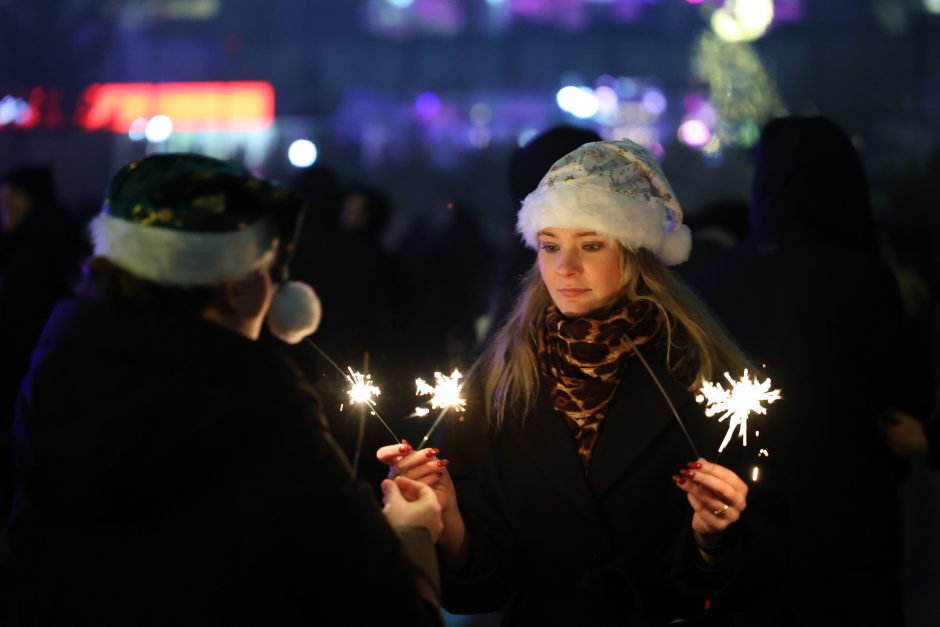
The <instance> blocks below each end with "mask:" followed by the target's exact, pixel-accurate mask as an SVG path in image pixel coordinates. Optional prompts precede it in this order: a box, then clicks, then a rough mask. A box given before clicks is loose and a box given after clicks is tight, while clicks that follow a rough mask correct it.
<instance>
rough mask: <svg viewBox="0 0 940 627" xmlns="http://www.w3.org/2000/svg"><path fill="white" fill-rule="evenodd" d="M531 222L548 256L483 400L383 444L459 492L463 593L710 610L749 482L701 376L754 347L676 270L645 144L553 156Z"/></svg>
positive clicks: (524, 296) (664, 203) (722, 592)
mask: <svg viewBox="0 0 940 627" xmlns="http://www.w3.org/2000/svg"><path fill="white" fill-rule="evenodd" d="M516 228H517V231H518V232H519V234H520V235H521V236H522V238H523V240H524V242H525V243H526V245H527V246H529V247H530V248H533V249H535V250H536V251H537V260H536V262H535V265H534V266H533V267H531V268H530V269H529V272H528V273H527V275H526V277H525V278H524V280H523V283H522V285H521V289H520V292H519V295H518V297H517V300H516V303H515V306H514V308H513V310H512V312H511V313H510V315H509V316H508V318H507V319H506V321H505V322H504V323H503V325H502V327H501V328H500V329H499V330H498V331H497V332H496V333H495V334H494V335H493V337H492V338H491V340H490V342H489V343H488V345H487V346H486V348H485V350H484V352H483V354H482V355H481V357H480V359H479V360H478V361H477V362H476V364H475V365H474V366H473V368H472V369H471V371H470V372H469V374H468V376H467V384H466V386H465V387H466V398H467V409H466V411H465V412H463V415H462V416H461V417H460V418H459V419H458V420H453V421H449V422H448V423H446V425H445V426H444V427H443V429H444V431H445V433H444V438H443V444H442V445H441V448H440V450H436V449H431V450H430V451H428V452H425V451H418V452H415V453H414V454H410V455H406V456H404V458H400V456H398V455H397V451H396V450H395V449H394V447H384V448H383V449H380V450H379V453H378V454H379V457H380V459H383V460H385V461H386V462H387V463H388V464H389V465H390V466H392V467H393V468H394V469H395V472H396V473H399V474H404V475H405V476H409V477H411V478H413V479H420V480H424V481H427V482H429V483H431V484H432V485H434V487H435V489H436V490H437V493H438V496H439V498H440V499H441V505H442V508H443V510H444V512H443V518H444V532H443V533H442V535H441V539H440V541H439V546H440V553H441V555H442V556H443V560H442V563H443V564H444V566H445V567H444V576H443V589H444V606H445V607H446V608H447V609H448V610H449V611H451V612H456V613H475V612H483V611H495V610H502V611H503V612H504V614H503V622H504V624H507V625H548V624H552V625H555V624H557V625H575V624H576V625H666V624H671V623H679V622H683V623H685V622H687V621H695V620H703V621H704V620H710V619H711V618H712V616H711V615H708V616H706V612H705V608H706V607H707V606H709V603H706V600H709V601H710V603H711V605H710V607H711V610H710V612H714V613H719V614H720V613H721V612H722V611H723V610H721V609H720V608H721V607H722V606H725V607H727V603H728V602H729V599H730V597H729V596H728V595H730V594H731V590H732V588H733V583H732V582H733V581H734V580H735V574H736V573H738V572H740V571H739V570H738V569H739V568H740V567H741V566H742V564H743V561H742V556H743V554H744V553H745V548H744V547H745V542H744V540H743V538H745V537H746V534H745V533H744V532H743V531H742V530H741V527H742V524H743V521H744V519H745V517H747V516H749V515H750V512H747V513H745V512H744V510H745V509H746V508H747V500H748V498H747V494H748V486H747V484H746V483H745V482H744V481H743V480H742V479H741V478H740V475H739V473H741V469H738V468H736V466H737V464H736V460H735V458H736V452H735V451H734V450H733V449H732V450H728V451H727V452H726V453H725V455H724V457H723V458H722V460H721V463H720V464H719V463H714V462H709V461H707V460H705V459H704V458H702V457H699V456H698V455H697V453H698V452H701V453H702V454H703V455H708V456H710V457H711V456H713V455H714V453H713V451H715V450H716V449H717V448H718V444H719V442H720V440H721V436H722V433H721V432H723V431H724V430H725V429H724V428H723V427H722V426H721V425H719V424H718V423H717V421H709V420H707V419H706V417H705V415H704V408H703V407H702V406H700V405H698V404H697V403H696V402H695V400H694V394H693V392H692V390H693V389H695V388H696V387H698V386H699V385H701V383H702V382H703V381H710V380H712V379H714V378H715V375H716V374H718V373H721V372H722V371H725V370H728V371H731V372H735V373H740V372H741V371H742V370H743V368H745V367H747V362H746V360H745V358H744V357H743V355H741V354H740V351H738V350H737V348H736V347H735V346H734V344H733V343H732V342H731V341H730V340H729V339H728V338H727V336H726V335H725V334H724V333H723V332H722V330H721V328H720V326H719V325H718V324H717V322H716V321H714V320H713V319H712V318H711V317H710V315H709V314H708V312H707V311H706V310H704V309H703V308H702V307H701V306H700V305H699V304H698V301H697V300H696V299H695V297H694V296H693V295H692V294H691V293H690V292H688V291H687V290H686V289H685V288H684V287H683V286H682V284H681V283H680V282H679V281H678V280H677V279H676V278H675V276H673V274H672V273H671V272H670V270H669V269H668V267H667V266H674V265H677V264H680V263H682V262H683V261H684V260H685V259H687V258H688V255H689V251H690V246H691V235H690V232H689V230H688V228H687V227H686V226H684V225H683V223H682V208H681V206H680V204H679V202H678V199H677V198H676V197H675V194H674V193H673V191H672V189H671V187H670V185H669V183H668V181H667V180H666V177H665V175H664V173H663V171H662V168H661V167H660V165H659V163H657V162H656V160H655V159H654V158H653V157H652V155H651V154H650V153H649V152H648V151H647V150H646V149H645V148H643V147H642V146H640V145H638V144H636V143H634V142H631V141H628V140H620V141H602V142H591V143H587V144H584V145H582V146H580V147H578V148H576V149H574V150H572V151H571V152H569V153H568V154H567V155H564V156H563V157H562V158H560V159H559V160H557V161H556V162H555V163H554V164H553V165H552V166H551V167H550V168H549V169H548V171H547V172H545V173H543V175H542V179H541V181H540V182H539V184H538V186H537V187H536V188H535V189H534V190H532V191H531V192H530V193H529V194H528V195H527V196H526V198H525V200H524V202H523V203H522V207H521V208H520V210H519V212H518V214H517V226H516ZM729 448H730V447H729ZM429 456H430V458H431V460H430V461H428V457H429ZM441 457H446V458H447V459H446V460H444V459H439V458H441ZM435 460H437V461H435ZM440 467H444V468H445V471H444V472H443V473H442V474H440V475H437V474H436V473H435V471H436V470H437V469H439V468H440ZM732 467H735V468H736V469H735V470H732ZM680 469H681V470H680ZM670 477H672V481H673V482H674V485H670V480H669V478H670ZM741 580H742V578H738V579H737V581H738V582H740V581H741Z"/></svg>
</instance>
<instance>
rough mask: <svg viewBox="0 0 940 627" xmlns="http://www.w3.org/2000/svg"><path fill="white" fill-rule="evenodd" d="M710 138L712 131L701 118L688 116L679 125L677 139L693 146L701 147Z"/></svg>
mask: <svg viewBox="0 0 940 627" xmlns="http://www.w3.org/2000/svg"><path fill="white" fill-rule="evenodd" d="M711 139H712V132H711V131H710V130H708V126H706V125H705V123H704V122H702V121H701V120H697V119H695V118H690V119H688V120H686V121H685V122H683V123H682V124H680V125H679V140H680V141H681V142H682V143H683V144H685V145H687V146H692V147H693V148H701V147H702V146H704V145H706V144H707V143H708V142H709V141H711Z"/></svg>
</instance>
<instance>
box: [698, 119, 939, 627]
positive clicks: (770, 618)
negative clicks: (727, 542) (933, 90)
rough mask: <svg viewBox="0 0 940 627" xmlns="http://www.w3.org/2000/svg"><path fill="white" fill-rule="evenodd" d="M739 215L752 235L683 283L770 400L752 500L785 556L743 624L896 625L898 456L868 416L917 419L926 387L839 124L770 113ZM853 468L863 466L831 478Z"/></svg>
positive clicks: (927, 403)
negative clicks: (776, 398) (733, 342)
mask: <svg viewBox="0 0 940 627" xmlns="http://www.w3.org/2000/svg"><path fill="white" fill-rule="evenodd" d="M750 219H751V233H750V235H748V237H747V238H746V239H745V240H744V241H743V242H742V243H741V244H739V245H738V246H736V247H735V248H733V249H731V250H730V251H729V252H727V253H725V254H723V255H722V256H720V257H718V258H716V259H715V260H714V261H713V262H712V263H711V264H709V265H707V266H705V267H704V269H703V270H702V271H701V272H700V273H699V274H698V275H697V276H696V277H695V279H694V284H695V286H696V287H697V288H698V290H699V293H701V294H702V296H703V297H704V298H705V299H706V301H707V302H708V303H709V305H710V306H711V307H712V308H713V309H714V310H715V311H716V312H717V313H718V315H719V316H720V317H721V319H722V321H723V322H724V323H725V324H726V325H727V327H728V329H729V331H730V332H731V333H732V334H733V335H734V337H735V338H736V339H737V340H738V342H740V344H741V346H742V347H743V348H744V349H745V350H746V351H748V353H749V354H751V355H754V356H757V357H759V358H760V360H761V361H762V363H766V372H767V374H768V375H769V376H771V377H772V378H773V381H774V387H780V388H781V389H782V390H783V395H784V402H781V403H779V404H778V405H775V406H774V408H773V409H772V410H771V412H770V415H769V416H768V423H767V427H766V429H762V431H761V439H760V447H762V448H764V449H766V450H767V451H769V453H770V455H771V456H770V457H769V458H767V459H765V460H762V462H761V466H762V470H763V473H762V477H763V478H762V479H761V483H762V486H763V490H762V494H763V495H764V496H765V497H766V498H765V502H764V503H763V504H761V503H755V505H761V506H763V507H765V508H766V510H767V511H768V512H771V513H772V515H771V516H770V517H769V520H772V521H773V527H774V529H775V531H774V535H775V536H776V537H777V538H779V546H780V548H781V552H782V553H783V555H784V556H785V562H783V563H782V564H781V566H782V567H781V568H776V569H774V568H769V569H767V570H766V571H765V572H764V573H763V574H762V577H763V578H764V585H763V589H764V590H765V591H766V592H767V593H768V594H767V595H764V596H763V598H759V599H757V598H756V599H755V608H754V610H753V612H754V613H753V614H752V616H751V618H753V619H754V622H753V624H760V625H765V624H773V625H777V624H780V625H795V624H798V625H806V626H815V625H820V626H821V625H833V624H846V625H848V624H851V625H859V626H871V627H875V626H876V625H877V626H878V627H891V626H897V625H902V624H904V619H903V613H902V607H901V596H900V587H899V582H898V557H899V546H898V538H899V521H898V504H897V486H898V480H899V479H900V477H901V476H902V475H903V472H904V464H903V462H901V461H900V460H899V459H897V458H895V457H894V456H893V455H892V453H891V451H890V450H889V448H888V447H887V446H886V445H885V442H883V441H882V438H881V434H880V432H879V426H880V425H879V422H880V420H881V417H882V416H885V415H892V414H894V413H895V412H901V414H903V415H904V416H914V417H917V418H920V419H923V418H924V417H925V416H926V415H927V413H928V412H929V409H930V407H931V403H932V398H931V397H932V390H933V384H932V382H931V381H930V374H929V370H928V369H927V368H926V367H925V363H924V361H923V359H922V356H919V355H918V354H917V352H918V351H917V350H916V344H915V342H916V340H915V339H914V338H912V337H909V336H908V334H907V332H906V327H907V325H906V323H905V320H904V313H903V309H902V306H901V299H900V294H899V291H898V286H897V283H896V281H895V279H894V276H893V274H892V272H891V270H890V269H889V268H888V267H887V266H886V265H885V264H884V263H883V262H882V261H881V259H879V257H878V255H877V240H876V236H875V222H874V219H873V214H872V206H871V201H870V199H869V192H868V183H867V178H866V175H865V170H864V167H863V164H862V159H861V156H860V155H859V154H858V152H857V151H856V150H855V147H854V146H853V144H852V141H851V139H850V138H849V136H848V135H847V134H846V132H845V131H843V130H842V129H841V128H839V126H837V125H836V124H835V123H833V122H832V121H831V120H828V119H826V118H821V117H809V118H804V117H786V118H778V119H775V120H772V121H770V122H769V123H768V124H767V125H766V127H765V128H764V130H763V132H762V135H761V139H760V143H759V144H758V147H757V151H756V163H755V173H754V179H753V182H752V187H751V205H750ZM778 452H779V453H780V454H777V453H778ZM860 460H863V461H860ZM859 463H861V464H862V466H863V467H864V471H863V472H855V471H854V470H853V471H850V474H851V475H852V479H851V480H848V481H846V480H843V478H844V477H845V474H846V472H847V470H846V469H848V468H854V467H857V466H858V465H859ZM859 511H864V512H865V514H864V515H859ZM810 513H812V515H809V514H810ZM833 581H838V582H839V585H838V586H833V585H832V582H833ZM861 599H864V602H861V601H860V600H861ZM741 624H744V625H747V624H752V623H749V622H747V621H746V620H744V621H742V622H741Z"/></svg>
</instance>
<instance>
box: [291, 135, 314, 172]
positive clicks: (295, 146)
mask: <svg viewBox="0 0 940 627" xmlns="http://www.w3.org/2000/svg"><path fill="white" fill-rule="evenodd" d="M287 158H288V159H289V160H290V163H291V165H292V166H294V167H295V168H309V167H310V166H312V165H313V164H314V163H316V161H317V146H316V144H314V143H313V142H312V141H310V140H309V139H298V140H296V141H294V142H293V143H292V144H291V145H290V148H288V149H287Z"/></svg>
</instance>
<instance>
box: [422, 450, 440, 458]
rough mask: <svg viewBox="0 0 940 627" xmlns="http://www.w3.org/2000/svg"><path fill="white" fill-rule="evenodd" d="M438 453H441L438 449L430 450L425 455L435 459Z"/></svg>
mask: <svg viewBox="0 0 940 627" xmlns="http://www.w3.org/2000/svg"><path fill="white" fill-rule="evenodd" d="M438 453H440V451H439V450H437V449H436V448H429V449H428V450H427V452H426V453H425V455H427V456H428V457H434V456H435V455H437V454H438Z"/></svg>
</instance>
